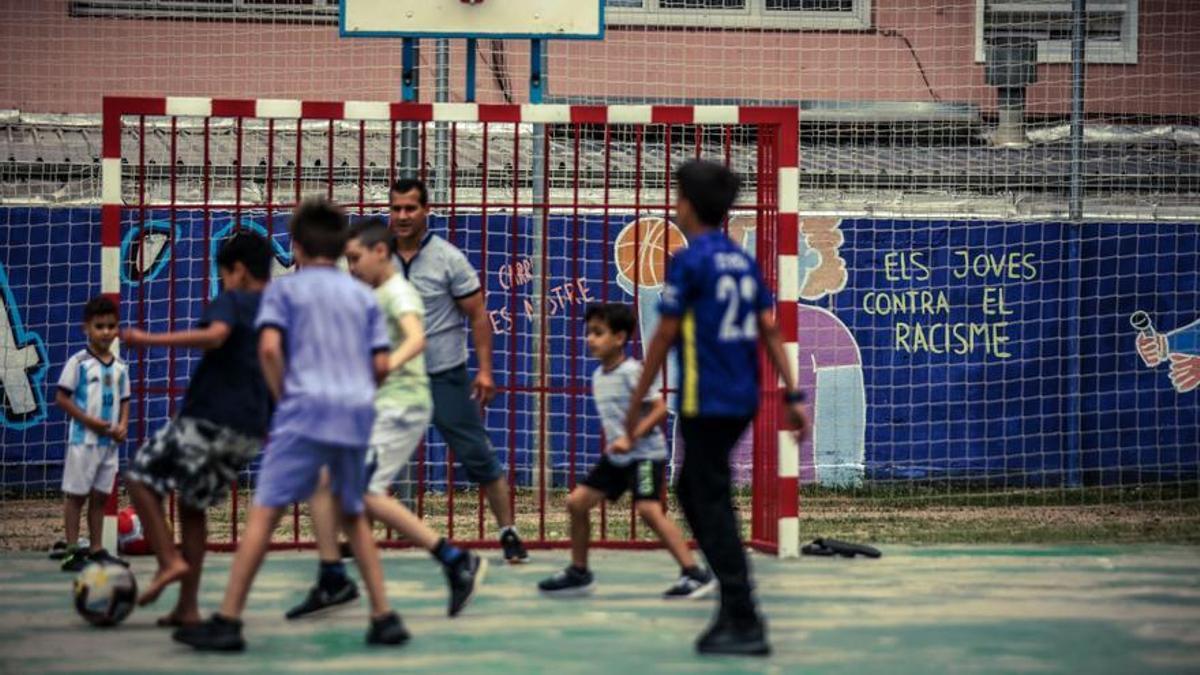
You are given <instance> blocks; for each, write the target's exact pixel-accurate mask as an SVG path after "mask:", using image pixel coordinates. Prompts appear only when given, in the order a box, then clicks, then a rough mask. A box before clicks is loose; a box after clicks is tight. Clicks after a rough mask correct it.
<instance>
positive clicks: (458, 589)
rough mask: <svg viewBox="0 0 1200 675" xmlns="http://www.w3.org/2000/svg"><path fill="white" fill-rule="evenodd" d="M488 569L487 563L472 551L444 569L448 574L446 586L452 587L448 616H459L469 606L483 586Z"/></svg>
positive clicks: (464, 553) (466, 552)
mask: <svg viewBox="0 0 1200 675" xmlns="http://www.w3.org/2000/svg"><path fill="white" fill-rule="evenodd" d="M487 568H488V564H487V561H486V560H484V559H483V558H480V557H479V556H478V555H476V554H475V553H472V552H471V551H464V552H463V554H462V557H460V558H459V559H458V562H456V563H454V564H453V565H446V566H443V567H442V570H443V571H444V572H445V573H446V584H447V585H448V586H450V608H449V610H448V611H447V612H446V613H447V614H448V615H450V616H458V613H459V612H461V611H462V610H463V607H466V606H467V603H468V602H470V601H471V597H472V596H474V595H475V591H476V590H477V589H478V588H479V587H480V586H482V585H483V578H484V577H485V576H487Z"/></svg>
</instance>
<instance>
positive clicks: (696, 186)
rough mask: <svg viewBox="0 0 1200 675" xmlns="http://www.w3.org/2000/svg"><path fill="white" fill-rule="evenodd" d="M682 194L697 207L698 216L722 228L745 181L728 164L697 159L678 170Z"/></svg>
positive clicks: (676, 177) (709, 224)
mask: <svg viewBox="0 0 1200 675" xmlns="http://www.w3.org/2000/svg"><path fill="white" fill-rule="evenodd" d="M675 181H676V182H677V183H678V184H679V193H680V194H681V195H682V196H683V198H684V199H686V200H688V202H690V203H691V205H692V208H694V209H695V210H696V217H698V218H699V219H700V221H701V222H702V223H704V224H705V225H708V226H709V227H718V226H720V224H721V222H722V221H724V220H725V216H726V215H728V214H729V209H730V208H732V207H733V203H734V201H736V200H737V196H738V189H739V188H740V187H741V185H742V180H741V179H740V178H738V176H737V174H736V173H734V172H732V171H730V170H729V169H728V168H727V167H726V166H725V165H723V164H717V163H716V162H708V161H704V160H698V159H693V160H691V161H688V162H685V163H684V164H683V165H682V166H680V167H679V168H678V169H676V170H675Z"/></svg>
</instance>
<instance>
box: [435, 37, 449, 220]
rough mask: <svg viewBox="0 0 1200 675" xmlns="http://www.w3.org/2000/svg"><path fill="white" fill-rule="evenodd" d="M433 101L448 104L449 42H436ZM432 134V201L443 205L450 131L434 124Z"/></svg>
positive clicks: (446, 195) (446, 183)
mask: <svg viewBox="0 0 1200 675" xmlns="http://www.w3.org/2000/svg"><path fill="white" fill-rule="evenodd" d="M434 100H436V101H437V102H438V103H449V102H450V40H449V39H448V38H440V39H439V40H438V41H437V76H436V84H435V88H434ZM433 128H434V132H433V134H434V135H433V138H434V141H433V144H434V145H433V147H434V155H433V156H434V164H433V201H435V202H437V203H440V204H445V203H446V202H448V201H449V200H450V180H449V176H450V129H449V127H448V126H447V125H446V123H445V122H435V123H434V127H433Z"/></svg>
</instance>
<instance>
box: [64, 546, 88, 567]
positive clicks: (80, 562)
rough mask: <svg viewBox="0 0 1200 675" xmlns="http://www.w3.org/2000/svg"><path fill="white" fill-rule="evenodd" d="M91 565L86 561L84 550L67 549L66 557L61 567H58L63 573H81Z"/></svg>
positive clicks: (86, 555)
mask: <svg viewBox="0 0 1200 675" xmlns="http://www.w3.org/2000/svg"><path fill="white" fill-rule="evenodd" d="M90 564H92V561H91V560H88V552H87V550H86V549H81V548H69V549H67V555H66V557H64V558H63V561H62V565H61V566H60V567H59V569H60V570H62V571H64V572H82V571H83V568H85V567H87V566H88V565H90Z"/></svg>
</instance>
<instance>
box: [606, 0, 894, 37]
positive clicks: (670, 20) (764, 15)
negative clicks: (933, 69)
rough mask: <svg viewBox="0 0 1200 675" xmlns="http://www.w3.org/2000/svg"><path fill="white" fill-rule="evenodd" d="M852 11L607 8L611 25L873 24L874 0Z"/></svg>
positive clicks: (756, 1)
mask: <svg viewBox="0 0 1200 675" xmlns="http://www.w3.org/2000/svg"><path fill="white" fill-rule="evenodd" d="M853 2H854V9H853V11H850V12H828V11H820V10H802V9H801V10H770V11H768V10H767V3H766V0H745V3H746V4H745V7H743V8H742V9H712V10H689V9H666V8H663V7H662V5H661V2H660V0H643V1H642V6H641V7H608V6H606V7H605V8H604V13H605V22H606V23H607V24H608V26H609V27H613V26H626V27H632V28H643V27H644V28H656V27H662V26H673V27H691V28H745V29H756V28H766V29H771V30H795V31H801V30H864V29H868V28H870V27H871V9H872V2H873V0H853ZM698 17H702V19H700V18H698Z"/></svg>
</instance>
